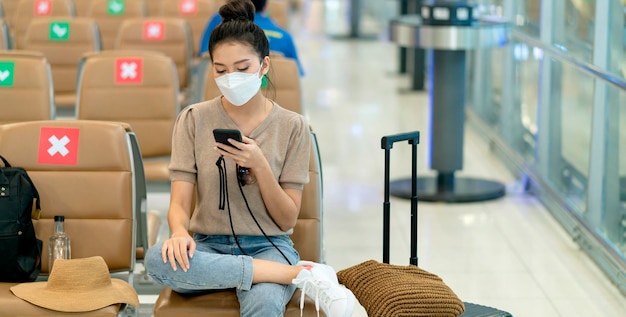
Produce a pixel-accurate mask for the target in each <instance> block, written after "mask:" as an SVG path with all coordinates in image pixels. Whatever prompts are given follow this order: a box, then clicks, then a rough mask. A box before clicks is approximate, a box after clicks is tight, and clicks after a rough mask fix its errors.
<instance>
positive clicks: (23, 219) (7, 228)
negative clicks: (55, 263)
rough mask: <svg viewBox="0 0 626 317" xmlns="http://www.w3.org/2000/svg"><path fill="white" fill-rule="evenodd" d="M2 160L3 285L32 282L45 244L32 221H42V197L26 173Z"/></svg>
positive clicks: (0, 265) (0, 262)
mask: <svg viewBox="0 0 626 317" xmlns="http://www.w3.org/2000/svg"><path fill="white" fill-rule="evenodd" d="M0 159H1V160H2V162H3V163H4V167H2V166H0V281H1V282H32V281H34V280H35V279H37V276H38V275H39V271H40V270H41V248H42V242H41V240H39V239H37V236H36V235H35V226H34V225H33V222H32V219H31V217H32V218H35V219H39V212H40V210H41V207H40V205H39V193H38V192H37V188H35V185H34V184H33V182H32V181H31V180H30V177H28V174H27V173H26V170H24V169H23V168H20V167H11V164H9V162H7V160H6V159H5V158H4V157H2V156H0ZM33 200H35V207H36V209H35V210H33Z"/></svg>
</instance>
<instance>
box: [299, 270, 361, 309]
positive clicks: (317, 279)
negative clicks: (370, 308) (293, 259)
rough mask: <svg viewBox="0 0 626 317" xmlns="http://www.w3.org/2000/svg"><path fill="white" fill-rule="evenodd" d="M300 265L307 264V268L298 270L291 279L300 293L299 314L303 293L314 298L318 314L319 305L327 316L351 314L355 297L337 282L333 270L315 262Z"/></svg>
mask: <svg viewBox="0 0 626 317" xmlns="http://www.w3.org/2000/svg"><path fill="white" fill-rule="evenodd" d="M302 262H304V261H302ZM298 264H300V263H298ZM302 265H304V266H307V269H305V270H302V271H300V273H299V274H298V276H297V277H296V278H295V279H294V280H293V281H292V282H293V283H294V284H296V286H297V287H298V288H299V289H300V290H301V294H302V295H301V297H300V316H302V311H303V309H304V295H305V294H306V295H307V296H309V297H310V298H312V299H315V310H317V315H318V316H319V311H320V307H321V308H322V311H324V313H326V316H327V317H350V316H352V312H353V311H354V305H355V302H356V298H355V297H354V294H352V292H351V291H350V290H349V289H347V288H346V287H345V286H343V285H340V284H339V282H337V274H335V270H333V268H332V267H330V266H328V265H324V264H319V263H315V262H307V263H304V264H302Z"/></svg>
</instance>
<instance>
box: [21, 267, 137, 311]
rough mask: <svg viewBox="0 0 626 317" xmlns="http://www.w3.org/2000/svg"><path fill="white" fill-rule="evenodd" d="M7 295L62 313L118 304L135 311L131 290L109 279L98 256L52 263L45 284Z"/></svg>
mask: <svg viewBox="0 0 626 317" xmlns="http://www.w3.org/2000/svg"><path fill="white" fill-rule="evenodd" d="M11 291H12V292H13V294H15V296H17V297H19V298H21V299H23V300H25V301H28V302H30V303H32V304H35V305H37V306H41V307H44V308H48V309H52V310H56V311H62V312H86V311H91V310H96V309H100V308H103V307H106V306H109V305H113V304H118V303H127V304H131V305H134V306H135V307H139V297H138V296H137V292H136V291H135V289H133V287H132V286H130V284H128V283H127V282H126V281H123V280H120V279H115V278H114V279H112V278H111V275H110V273H109V268H108V266H107V264H106V262H104V259H103V258H102V257H100V256H94V257H89V258H84V259H72V260H63V259H60V260H56V261H54V266H53V267H52V272H50V277H49V278H48V281H47V282H32V283H22V284H18V285H15V286H13V287H11Z"/></svg>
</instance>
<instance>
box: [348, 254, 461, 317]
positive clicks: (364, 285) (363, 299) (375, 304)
mask: <svg viewBox="0 0 626 317" xmlns="http://www.w3.org/2000/svg"><path fill="white" fill-rule="evenodd" d="M337 278H338V279H339V283H341V284H344V285H345V286H346V287H347V288H349V289H350V290H351V291H352V292H353V293H354V296H355V297H356V298H357V299H358V300H359V302H360V303H361V305H363V307H364V308H365V310H366V311H367V314H368V316H378V317H386V316H388V317H391V316H409V315H406V313H407V312H410V316H424V317H426V316H429V317H430V316H439V317H456V316H459V315H461V314H462V313H463V311H464V310H465V307H464V306H463V302H462V301H461V300H460V299H459V298H458V297H457V296H456V294H455V293H454V292H453V291H452V289H450V288H449V287H448V286H447V285H446V284H445V283H444V282H443V280H442V279H441V278H440V277H439V276H437V275H435V274H432V273H430V272H427V271H425V270H422V269H420V268H419V267H417V266H415V265H407V266H399V265H392V264H386V263H379V262H377V261H374V260H369V261H365V262H363V263H360V264H357V265H354V266H351V267H349V268H346V269H343V270H341V271H339V272H337Z"/></svg>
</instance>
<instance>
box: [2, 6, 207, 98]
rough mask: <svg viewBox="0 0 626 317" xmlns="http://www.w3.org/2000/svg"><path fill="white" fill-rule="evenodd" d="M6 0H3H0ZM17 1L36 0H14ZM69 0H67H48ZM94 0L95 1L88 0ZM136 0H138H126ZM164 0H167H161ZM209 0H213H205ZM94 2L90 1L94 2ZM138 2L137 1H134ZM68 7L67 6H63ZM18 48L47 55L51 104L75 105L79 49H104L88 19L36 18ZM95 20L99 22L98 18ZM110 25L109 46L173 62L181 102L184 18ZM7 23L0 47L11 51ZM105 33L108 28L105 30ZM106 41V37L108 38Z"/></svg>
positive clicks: (189, 65)
mask: <svg viewBox="0 0 626 317" xmlns="http://www.w3.org/2000/svg"><path fill="white" fill-rule="evenodd" d="M5 1H6V0H5ZM20 1H21V3H22V4H24V3H25V2H28V1H30V2H32V3H34V1H38V0H20ZM50 1H61V3H65V4H68V3H71V1H72V0H50ZM92 1H100V0H92ZM131 1H142V2H143V0H131ZM165 1H167V0H165ZM210 1H214V0H210ZM97 3H98V2H94V3H93V4H97ZM138 3H139V2H138ZM68 7H69V6H68ZM28 21H29V22H28V25H27V26H26V29H25V32H24V36H23V38H22V41H21V44H20V45H18V46H16V48H18V49H24V50H31V51H40V52H42V53H43V54H44V56H46V57H47V58H48V62H49V63H50V64H51V67H52V74H53V78H54V81H55V83H56V84H55V86H54V88H55V98H56V102H55V104H56V105H57V106H58V107H73V106H74V105H75V92H76V79H77V76H76V70H77V67H78V62H79V61H80V57H81V56H82V55H83V54H84V53H88V52H97V51H101V50H107V46H105V45H104V42H105V41H104V39H103V38H102V36H101V35H102V34H106V32H102V31H101V26H100V25H99V24H98V21H97V20H96V19H93V18H80V17H79V18H74V17H67V16H65V17H39V18H36V19H30V20H28ZM100 22H101V23H102V22H103V21H100ZM106 23H108V24H110V23H116V24H117V25H118V26H116V29H115V31H116V32H117V34H116V35H115V41H114V43H113V44H112V46H111V45H109V49H111V47H112V48H113V49H142V50H143V49H146V50H154V51H159V52H163V53H164V54H166V55H167V56H169V57H171V58H172V59H173V61H174V63H175V64H176V67H177V71H178V78H179V85H180V88H181V103H183V104H187V103H188V102H187V101H186V98H185V97H186V96H187V94H188V93H190V92H188V91H187V87H188V86H189V84H190V81H191V76H192V73H193V65H194V56H195V55H194V53H193V49H192V47H193V46H194V42H195V43H197V41H195V40H194V39H193V36H192V31H191V28H190V24H189V22H188V20H187V19H184V18H165V17H161V18H149V17H136V18H123V19H122V18H120V19H118V20H117V21H108V22H106ZM10 29H11V28H10V26H8V23H7V22H6V21H5V20H2V19H0V49H11V48H12V45H11V44H10V43H11V40H12V39H13V38H14V37H13V36H10V31H9V30H10ZM109 33H110V32H109ZM109 37H110V39H109V40H108V41H111V36H109Z"/></svg>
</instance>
